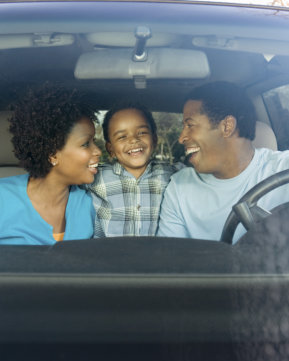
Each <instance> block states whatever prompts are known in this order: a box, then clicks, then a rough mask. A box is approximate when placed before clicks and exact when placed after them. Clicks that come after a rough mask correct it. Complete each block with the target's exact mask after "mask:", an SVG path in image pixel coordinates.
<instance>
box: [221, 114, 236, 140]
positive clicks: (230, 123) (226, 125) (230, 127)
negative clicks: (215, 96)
mask: <svg viewBox="0 0 289 361" xmlns="http://www.w3.org/2000/svg"><path fill="white" fill-rule="evenodd" d="M221 126H222V131H223V134H224V137H225V138H229V137H231V136H232V134H234V132H235V131H236V129H237V120H236V118H235V117H233V115H227V116H226V117H225V118H224V119H223V120H222V124H221Z"/></svg>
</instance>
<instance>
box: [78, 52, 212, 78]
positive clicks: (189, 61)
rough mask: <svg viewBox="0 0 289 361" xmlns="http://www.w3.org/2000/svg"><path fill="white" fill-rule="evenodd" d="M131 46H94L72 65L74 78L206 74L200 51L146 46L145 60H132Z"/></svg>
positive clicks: (207, 69) (207, 65)
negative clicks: (92, 49) (94, 49)
mask: <svg viewBox="0 0 289 361" xmlns="http://www.w3.org/2000/svg"><path fill="white" fill-rule="evenodd" d="M132 55H133V51H132V49H131V48H130V49H98V50H96V51H94V52H90V53H84V54H82V55H81V56H80V57H79V59H78V61H77V64H76V67H75V71H74V75H75V77H76V78H77V79H134V78H135V77H145V78H146V79H162V78H166V79H175V78H205V77H207V76H208V75H209V74H210V68H209V63H208V59H207V56H206V54H205V53H204V52H202V51H197V50H184V49H164V48H148V49H146V57H145V60H141V61H135V60H132V58H133V56H132Z"/></svg>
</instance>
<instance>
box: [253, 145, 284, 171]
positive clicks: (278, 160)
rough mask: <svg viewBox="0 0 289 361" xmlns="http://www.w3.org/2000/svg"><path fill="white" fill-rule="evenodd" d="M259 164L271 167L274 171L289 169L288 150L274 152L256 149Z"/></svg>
mask: <svg viewBox="0 0 289 361" xmlns="http://www.w3.org/2000/svg"><path fill="white" fill-rule="evenodd" d="M256 152H257V157H258V161H259V164H260V165H262V166H263V167H266V166H268V167H273V168H274V169H275V170H276V171H278V170H280V171H281V170H284V169H288V168H289V150H284V151H276V150H271V149H267V148H260V149H256Z"/></svg>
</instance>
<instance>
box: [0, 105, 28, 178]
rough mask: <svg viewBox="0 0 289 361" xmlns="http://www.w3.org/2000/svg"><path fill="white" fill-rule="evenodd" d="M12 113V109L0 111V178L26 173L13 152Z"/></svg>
mask: <svg viewBox="0 0 289 361" xmlns="http://www.w3.org/2000/svg"><path fill="white" fill-rule="evenodd" d="M12 114H13V113H12V112H10V111H0V178H3V177H10V176H13V175H18V174H24V173H26V171H25V170H24V169H23V168H21V167H20V166H19V161H18V159H17V158H16V157H15V155H14V153H13V146H12V143H11V138H12V135H11V133H10V132H9V122H8V119H9V118H10V117H11V116H12Z"/></svg>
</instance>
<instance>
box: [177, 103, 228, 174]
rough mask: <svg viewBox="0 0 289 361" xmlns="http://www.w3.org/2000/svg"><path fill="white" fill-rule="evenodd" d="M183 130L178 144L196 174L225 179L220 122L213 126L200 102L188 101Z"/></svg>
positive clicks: (223, 145)
mask: <svg viewBox="0 0 289 361" xmlns="http://www.w3.org/2000/svg"><path fill="white" fill-rule="evenodd" d="M183 113H184V117H183V130H182V132H181V134H180V137H179V142H180V143H181V144H183V145H184V147H185V153H186V157H187V160H188V162H189V163H190V164H192V166H193V167H194V168H195V170H196V171H197V172H198V173H211V174H213V175H214V176H215V177H217V178H225V177H224V176H223V174H224V166H226V164H224V163H225V162H224V160H225V157H226V153H227V148H226V142H225V140H224V137H223V132H222V122H221V123H220V124H219V125H217V126H214V125H213V124H211V122H210V120H209V118H208V116H207V114H206V113H204V112H203V111H202V102H201V101H200V100H189V101H187V102H186V104H185V106H184V111H183Z"/></svg>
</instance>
